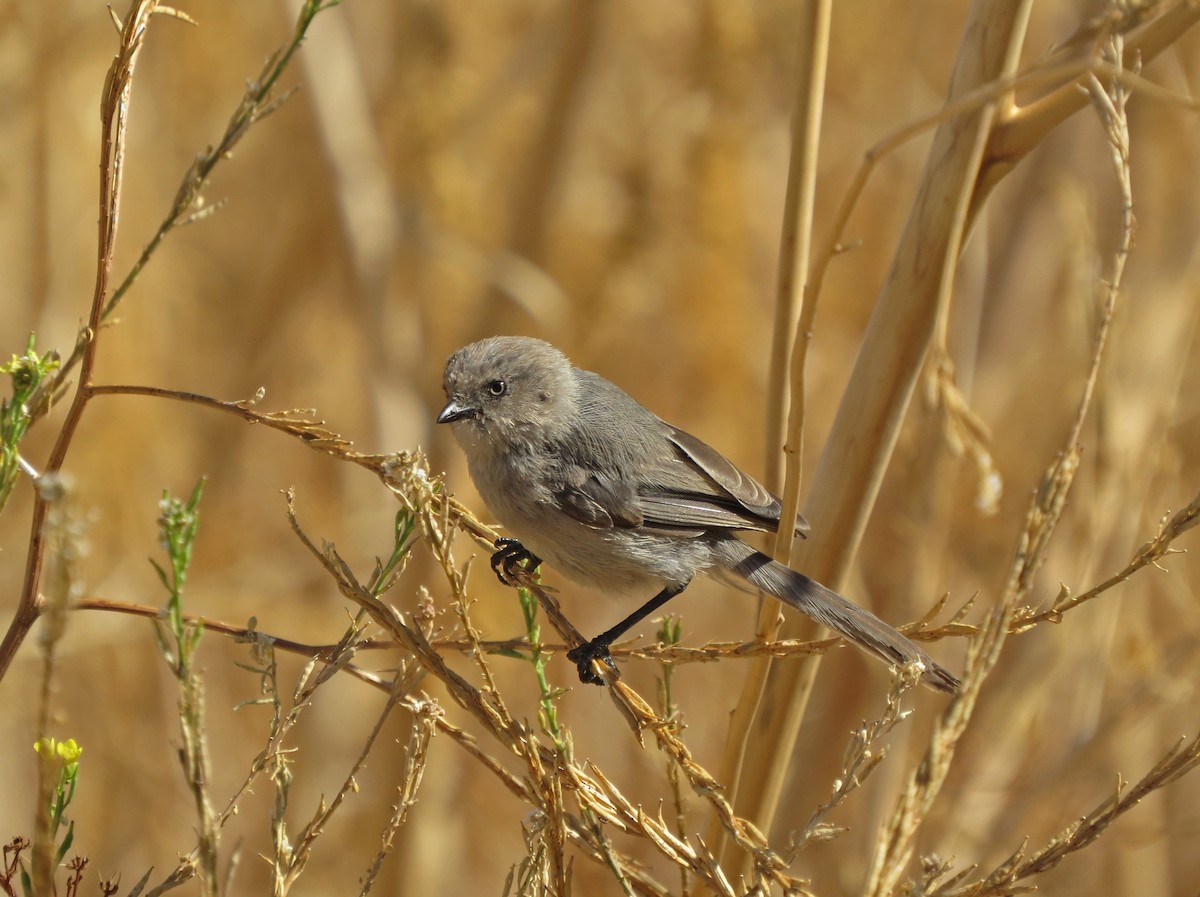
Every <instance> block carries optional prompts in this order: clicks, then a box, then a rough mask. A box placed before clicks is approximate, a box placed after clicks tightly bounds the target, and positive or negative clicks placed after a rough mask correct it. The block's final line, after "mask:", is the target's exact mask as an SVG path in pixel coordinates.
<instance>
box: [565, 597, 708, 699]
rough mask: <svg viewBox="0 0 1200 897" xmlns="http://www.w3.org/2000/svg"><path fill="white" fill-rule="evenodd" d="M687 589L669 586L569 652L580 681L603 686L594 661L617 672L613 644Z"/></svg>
mask: <svg viewBox="0 0 1200 897" xmlns="http://www.w3.org/2000/svg"><path fill="white" fill-rule="evenodd" d="M686 588H687V583H686V582H685V583H684V584H683V585H681V586H667V587H666V588H665V589H663V590H662V591H661V592H659V593H658V594H657V595H655V596H654V597H653V598H651V599H650V600H649V601H647V602H646V603H645V604H643V605H642V606H641V607H639V608H638V609H637V610H635V611H634V612H633V613H631V614H630V615H629V616H628V617H626V618H625V619H624V620H622V621H621V622H620V623H618V624H617V625H616V626H614V627H613V628H612V629H609V630H608V631H606V632H603V633H601V634H600V635H598V636H596V637H595V638H594V639H592V640H591V641H590V642H584V643H583V644H582V645H580V646H579V647H578V648H572V649H571V650H570V651H568V652H567V658H568V659H569V660H573V661H575V666H576V668H577V669H578V670H579V681H580V682H590V683H591V684H593V685H603V684H604V679H603V677H601V676H600V674H599V673H597V672H596V671H595V670H593V669H592V661H593V660H601V661H604V663H606V664H608V665H609V666H610V667H612V668H613V669H614V670H615V669H616V668H617V665H616V664H615V663H614V662H613V659H612V655H611V654H610V653H609V648H611V647H612V643H613V642H615V641H616V640H617V639H618V638H620V637H621V636H622V635H624V634H625V633H626V632H628V631H629V630H630V629H632V628H633V627H634V626H636V625H637V624H638V623H640V622H641V621H642V620H644V619H646V617H648V616H650V614H652V613H654V612H655V611H656V610H658V609H659V608H660V607H662V606H663V605H664V604H666V603H667V602H668V601H670V600H671V599H672V598H674V597H675V596H676V595H678V594H679V593H680V592H682V591H683V590H684V589H686Z"/></svg>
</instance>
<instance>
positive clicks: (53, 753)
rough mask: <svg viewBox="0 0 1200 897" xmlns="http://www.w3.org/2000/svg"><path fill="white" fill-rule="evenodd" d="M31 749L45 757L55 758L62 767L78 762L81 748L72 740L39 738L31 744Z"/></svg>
mask: <svg viewBox="0 0 1200 897" xmlns="http://www.w3.org/2000/svg"><path fill="white" fill-rule="evenodd" d="M33 749H34V750H35V751H37V752H38V753H39V754H43V755H44V756H45V757H47V758H49V757H57V758H58V759H59V760H61V761H62V764H63V766H68V767H70V766H74V765H75V764H77V763H78V762H79V755H80V754H82V753H83V748H82V747H81V746H80V744H79V743H78V742H77V741H76V740H75V739H74V738H68V739H67V740H66V741H59V740H58V739H57V738H39V739H38V740H37V741H35V742H34V743H33Z"/></svg>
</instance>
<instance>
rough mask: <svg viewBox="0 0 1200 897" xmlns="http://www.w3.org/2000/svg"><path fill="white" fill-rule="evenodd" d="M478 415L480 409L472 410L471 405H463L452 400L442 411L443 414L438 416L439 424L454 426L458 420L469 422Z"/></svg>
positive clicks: (456, 400)
mask: <svg viewBox="0 0 1200 897" xmlns="http://www.w3.org/2000/svg"><path fill="white" fill-rule="evenodd" d="M478 413H479V411H478V409H475V408H472V407H471V406H470V405H463V404H462V403H460V402H459V401H458V399H451V400H450V401H449V402H447V403H446V407H445V408H443V409H442V413H441V414H439V415H438V416H437V422H438V423H439V424H452V423H454V422H455V421H456V420H468V419H470V418H472V417H474V416H475V415H476V414H478Z"/></svg>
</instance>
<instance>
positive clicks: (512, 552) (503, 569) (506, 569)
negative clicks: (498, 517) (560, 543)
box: [492, 539, 542, 586]
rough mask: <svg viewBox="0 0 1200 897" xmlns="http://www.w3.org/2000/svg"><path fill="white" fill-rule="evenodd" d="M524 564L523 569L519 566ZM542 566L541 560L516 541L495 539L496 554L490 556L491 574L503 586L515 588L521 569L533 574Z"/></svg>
mask: <svg viewBox="0 0 1200 897" xmlns="http://www.w3.org/2000/svg"><path fill="white" fill-rule="evenodd" d="M523 563H524V564H525V566H524V568H522V567H521V564H523ZM541 565H542V559H541V558H540V557H538V556H537V555H536V554H534V553H533V552H532V551H530V550H529V549H528V548H526V547H525V546H524V545H522V544H521V543H520V542H518V541H517V540H516V539H497V540H496V553H495V554H493V555H492V572H493V573H495V574H496V578H497V579H498V580H500V582H501V583H502V584H503V585H506V586H515V585H516V584H517V573H518V572H519V571H521V570H522V569H523V570H524V571H525V572H526V573H534V572H536V571H537V568H538V567H540V566H541Z"/></svg>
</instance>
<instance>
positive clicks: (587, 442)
mask: <svg viewBox="0 0 1200 897" xmlns="http://www.w3.org/2000/svg"><path fill="white" fill-rule="evenodd" d="M444 385H445V389H446V398H447V403H446V406H445V408H443V409H442V412H441V414H439V415H438V422H439V423H451V424H453V429H454V435H455V437H456V439H457V440H458V443H459V445H461V446H462V449H463V452H464V453H465V454H466V457H467V465H468V468H469V470H470V473H471V478H472V479H473V480H474V482H475V485H476V487H477V488H478V490H479V493H480V495H481V496H482V498H483V500H484V502H485V503H486V504H487V506H488V508H489V509H490V510H491V512H492V513H493V514H495V515H496V518H497V519H498V520H499V521H500V522H501V523H502V524H504V526H505V527H506V528H507V529H508V530H509V531H511V532H512V533H513V535H514V536H516V538H517V539H519V540H520V543H521V545H520V546H517V547H516V548H515V550H514V548H513V547H512V546H511V545H510V546H508V547H504V548H501V551H499V552H497V555H496V558H495V559H494V560H493V565H494V566H495V565H496V564H500V565H502V566H506V565H507V564H508V563H509V562H510V561H511V560H512V558H513V557H525V556H528V555H534V556H536V557H535V558H534V562H535V564H536V563H538V562H540V560H541V559H545V560H547V561H549V562H550V563H551V564H553V565H554V566H555V567H556V568H557V569H558V570H559V571H561V572H562V573H564V574H565V575H567V576H568V577H570V578H571V579H573V580H575V581H577V582H580V583H583V584H585V585H588V586H592V587H594V588H597V589H600V590H602V591H606V592H615V593H620V594H638V595H642V596H645V595H648V594H650V593H651V592H653V591H658V593H659V594H658V596H657V598H656V599H654V601H652V602H651V603H650V604H648V605H647V606H646V607H645V608H643V612H641V613H640V615H638V614H635V615H634V616H633V617H631V619H630V620H628V621H623V623H622V624H618V626H617V627H614V628H613V630H610V631H609V632H608V633H605V634H604V635H602V636H600V637H598V638H597V639H593V642H592V643H589V645H587V646H584V647H583V649H582V653H580V651H581V649H576V651H574V652H572V655H571V656H572V658H573V659H576V660H578V661H579V668H580V676H581V678H583V679H584V680H585V681H597V679H598V677H596V676H595V674H594V673H590V674H589V672H588V671H589V670H590V661H591V660H592V659H596V658H601V659H607V650H608V645H609V644H610V643H611V641H612V640H613V639H614V638H615V637H616V636H617V635H618V634H620V632H622V631H624V628H626V626H625V624H627V623H628V624H631V623H632V622H634V621H636V620H637V619H641V616H644V615H645V614H646V613H648V612H649V611H650V610H652V609H653V608H655V607H658V606H659V605H661V604H662V603H665V601H666V600H668V599H669V598H671V597H672V596H673V595H676V594H678V593H679V592H681V591H682V590H683V589H684V588H685V587H686V586H687V584H688V583H689V582H690V581H691V579H692V578H693V577H694V576H695V575H696V574H697V573H704V572H708V571H714V570H715V571H731V572H733V573H735V574H737V575H738V576H740V577H742V578H744V579H745V580H747V581H748V582H750V583H751V584H753V585H754V586H756V587H758V588H760V589H762V590H764V591H766V592H769V593H770V594H772V595H774V596H775V597H776V598H778V599H779V600H781V601H783V602H784V603H785V604H788V605H790V606H792V607H794V608H796V609H797V610H799V611H800V612H801V613H804V614H807V615H808V616H810V617H812V618H813V619H814V620H816V621H818V622H819V623H821V624H823V625H824V626H827V627H829V628H830V629H832V630H834V631H835V632H837V633H838V634H839V635H842V636H844V637H845V638H847V639H848V640H850V641H853V642H855V643H857V644H859V645H861V646H862V647H863V648H865V649H867V650H868V651H871V652H872V653H874V654H876V655H878V656H879V657H881V658H883V659H884V660H885V661H887V662H888V663H891V664H904V663H908V662H912V661H917V662H919V663H920V664H921V665H922V666H923V667H924V672H923V673H922V681H923V682H924V683H925V684H926V685H929V686H931V687H933V688H937V689H940V690H942V691H946V692H954V691H955V690H956V689H957V687H958V680H956V679H955V678H954V677H953V676H952V675H951V674H950V673H948V672H947V671H946V670H944V669H943V668H942V667H940V666H938V664H936V663H935V662H934V661H933V660H932V659H931V658H930V657H929V655H928V654H926V653H925V651H923V650H922V649H921V648H920V647H919V646H918V645H916V644H915V643H914V642H913V641H912V640H910V639H908V638H906V637H905V636H904V635H902V634H901V633H899V632H897V631H896V630H895V629H893V628H892V627H891V626H889V625H888V624H886V623H884V622H883V621H882V620H880V619H879V618H878V617H876V616H875V615H874V614H872V613H870V612H869V611H866V610H864V609H862V608H861V607H858V606H856V605H854V604H851V603H850V602H849V601H847V600H846V599H845V598H843V597H842V596H841V595H838V594H837V593H836V592H833V591H831V590H829V589H827V588H825V587H824V586H822V585H821V584H820V583H818V582H816V581H814V580H812V579H809V578H808V577H807V576H804V575H803V574H801V573H797V572H796V571H794V570H792V569H790V568H789V567H786V566H784V565H783V564H780V563H777V562H776V561H773V560H771V559H770V558H769V557H767V556H766V555H764V554H762V553H761V552H758V551H755V550H754V549H753V548H751V547H750V546H749V545H747V544H746V543H744V542H742V541H741V540H740V539H738V538H737V533H738V532H743V531H758V532H775V531H776V530H777V529H778V527H779V516H780V512H781V508H780V502H779V499H778V498H776V497H775V496H774V495H772V494H771V493H770V492H769V491H768V490H767V489H765V488H764V487H763V486H762V485H760V484H759V483H758V482H757V481H756V480H754V479H753V478H752V477H750V476H749V475H747V474H746V473H744V472H742V471H741V470H739V469H738V468H737V467H736V466H735V465H734V464H733V463H731V462H730V461H729V460H728V459H726V458H725V457H724V456H723V455H721V454H720V453H719V452H717V451H716V450H715V449H713V448H711V447H709V446H708V445H706V444H705V443H703V442H701V441H700V440H699V439H697V438H696V437H694V436H691V435H689V434H688V433H685V432H683V431H682V430H679V429H677V428H675V427H673V426H671V425H670V424H668V423H666V422H664V421H663V420H661V419H660V418H658V417H657V416H655V415H654V414H653V413H651V412H650V411H648V410H647V409H646V408H644V407H643V406H642V405H640V404H639V403H638V402H637V401H636V400H634V399H633V398H632V397H631V396H629V395H628V394H627V393H626V392H624V391H623V390H621V389H620V388H619V387H617V386H615V385H614V384H612V383H610V382H609V381H608V380H605V379H604V378H603V377H601V376H599V375H598V374H594V373H591V372H590V371H583V370H580V369H578V368H575V367H573V366H572V365H571V363H570V361H568V360H567V358H566V356H565V355H563V354H562V352H560V351H559V350H558V349H556V348H554V347H553V346H552V345H550V344H549V343H547V342H544V341H543V340H537V339H532V338H529V337H493V338H491V339H485V340H482V341H480V342H477V343H472V344H471V345H469V346H464V347H463V348H462V349H459V350H458V351H457V352H455V353H454V355H452V356H451V357H450V360H449V361H448V362H447V363H446V371H445V384H444ZM796 529H797V533H799V534H800V535H803V534H804V533H805V532H807V530H808V524H807V523H806V522H805V521H804V520H803V519H802V518H801V519H800V520H799V521H798V523H797V528H796ZM521 546H523V548H524V551H522V549H521ZM497 547H498V548H500V547H501V546H500V545H498V546H497Z"/></svg>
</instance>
